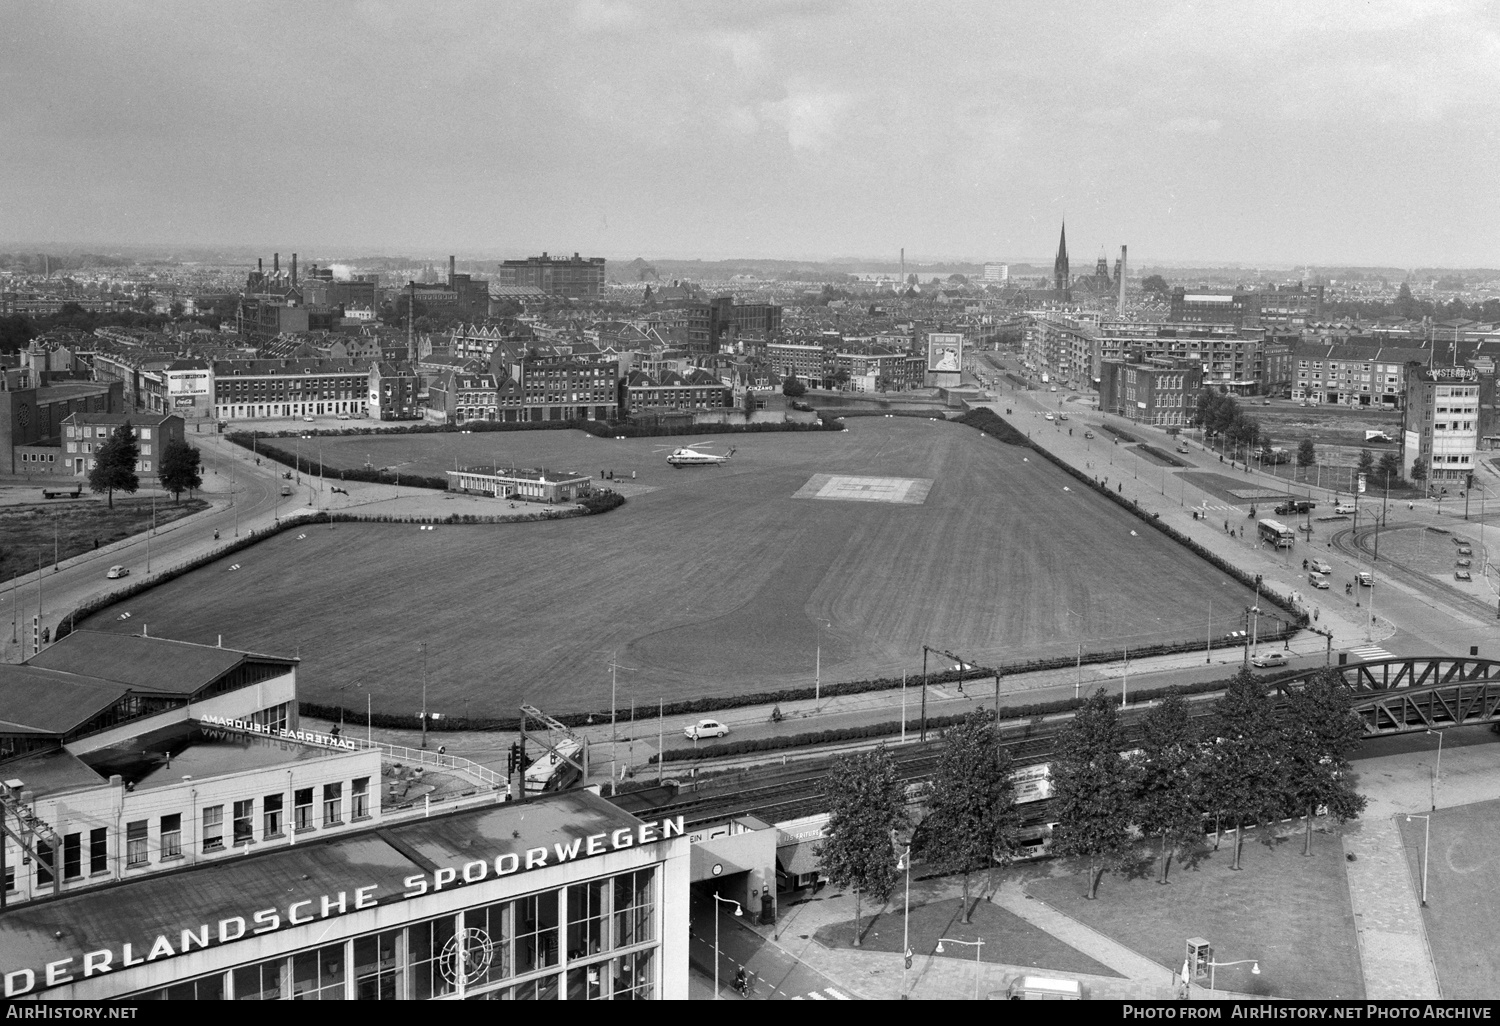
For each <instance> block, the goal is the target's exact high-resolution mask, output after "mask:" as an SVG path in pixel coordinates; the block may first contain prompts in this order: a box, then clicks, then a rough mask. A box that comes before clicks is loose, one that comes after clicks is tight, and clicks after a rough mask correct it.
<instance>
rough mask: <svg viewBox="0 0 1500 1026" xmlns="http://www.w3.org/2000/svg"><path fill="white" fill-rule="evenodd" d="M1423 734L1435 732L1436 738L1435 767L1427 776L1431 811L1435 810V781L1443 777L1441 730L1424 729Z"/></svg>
mask: <svg viewBox="0 0 1500 1026" xmlns="http://www.w3.org/2000/svg"><path fill="white" fill-rule="evenodd" d="M1422 733H1424V734H1436V735H1437V739H1438V754H1437V768H1436V769H1435V770H1434V772H1433V775H1432V776H1431V777H1429V778H1428V783H1429V785H1430V786H1429V787H1428V792H1429V797H1430V798H1431V799H1432V811H1433V812H1436V811H1437V782H1438V781H1440V780H1442V779H1443V732H1442V731H1441V730H1424V731H1422Z"/></svg>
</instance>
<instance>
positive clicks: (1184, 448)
mask: <svg viewBox="0 0 1500 1026" xmlns="http://www.w3.org/2000/svg"><path fill="white" fill-rule="evenodd" d="M1177 451H1178V452H1192V451H1193V450H1191V449H1189V448H1188V447H1187V443H1186V442H1183V443H1180V444H1179V445H1178V446H1177Z"/></svg>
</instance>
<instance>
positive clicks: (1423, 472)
mask: <svg viewBox="0 0 1500 1026" xmlns="http://www.w3.org/2000/svg"><path fill="white" fill-rule="evenodd" d="M1411 479H1412V480H1413V481H1415V482H1417V483H1418V484H1421V483H1422V482H1423V481H1426V480H1427V457H1425V456H1418V457H1417V458H1416V459H1414V460H1412V461H1411Z"/></svg>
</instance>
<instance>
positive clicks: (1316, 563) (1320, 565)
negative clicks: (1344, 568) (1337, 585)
mask: <svg viewBox="0 0 1500 1026" xmlns="http://www.w3.org/2000/svg"><path fill="white" fill-rule="evenodd" d="M1307 568H1308V569H1309V570H1311V571H1312V572H1313V573H1315V574H1331V573H1333V567H1331V566H1329V565H1328V564H1327V563H1325V562H1323V561H1322V560H1321V559H1314V560H1312V561H1311V562H1309V563H1308V564H1307Z"/></svg>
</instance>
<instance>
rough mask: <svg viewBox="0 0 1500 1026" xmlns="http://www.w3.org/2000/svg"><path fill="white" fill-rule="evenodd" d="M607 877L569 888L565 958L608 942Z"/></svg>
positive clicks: (594, 950)
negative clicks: (566, 950)
mask: <svg viewBox="0 0 1500 1026" xmlns="http://www.w3.org/2000/svg"><path fill="white" fill-rule="evenodd" d="M608 883H609V882H608V881H607V880H595V881H593V882H591V883H585V884H577V885H575V886H573V887H569V888H568V959H569V960H570V961H571V960H573V959H581V958H587V957H588V956H589V955H596V954H598V953H599V952H600V951H603V950H604V946H605V945H606V944H608V943H609V930H608V928H607V927H608V922H607V918H606V917H607V915H608V910H607V909H606V908H605V901H606V899H607V897H608V891H607V890H606V888H607V887H608Z"/></svg>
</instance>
